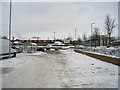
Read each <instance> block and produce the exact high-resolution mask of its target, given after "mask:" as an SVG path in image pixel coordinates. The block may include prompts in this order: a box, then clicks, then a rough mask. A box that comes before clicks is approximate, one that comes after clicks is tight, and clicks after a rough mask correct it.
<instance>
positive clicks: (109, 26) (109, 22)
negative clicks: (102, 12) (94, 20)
mask: <svg viewBox="0 0 120 90" xmlns="http://www.w3.org/2000/svg"><path fill="white" fill-rule="evenodd" d="M115 27H116V24H115V19H111V18H110V15H106V18H105V29H106V30H107V34H108V37H109V46H110V42H111V39H110V38H111V34H112V31H113V29H114V28H115Z"/></svg>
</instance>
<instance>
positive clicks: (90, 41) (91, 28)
mask: <svg viewBox="0 0 120 90" xmlns="http://www.w3.org/2000/svg"><path fill="white" fill-rule="evenodd" d="M93 24H95V23H91V38H90V46H91V47H92V25H93Z"/></svg>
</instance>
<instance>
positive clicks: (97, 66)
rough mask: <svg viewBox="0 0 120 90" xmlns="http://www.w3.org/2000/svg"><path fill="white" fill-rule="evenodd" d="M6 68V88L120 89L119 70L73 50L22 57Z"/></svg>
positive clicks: (4, 72) (4, 85) (9, 61)
mask: <svg viewBox="0 0 120 90" xmlns="http://www.w3.org/2000/svg"><path fill="white" fill-rule="evenodd" d="M3 64H4V65H3V69H2V81H3V82H2V86H3V88H117V87H118V66H116V65H113V64H109V63H106V62H103V61H100V60H97V59H94V58H91V57H88V56H85V55H82V54H79V53H76V52H74V51H73V50H63V51H46V52H45V53H41V52H40V53H35V54H27V53H25V54H18V55H17V57H16V58H13V59H11V60H6V61H3Z"/></svg>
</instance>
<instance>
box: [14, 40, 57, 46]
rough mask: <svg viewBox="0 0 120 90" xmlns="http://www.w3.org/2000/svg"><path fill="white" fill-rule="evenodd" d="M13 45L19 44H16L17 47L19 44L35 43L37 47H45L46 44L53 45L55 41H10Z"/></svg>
mask: <svg viewBox="0 0 120 90" xmlns="http://www.w3.org/2000/svg"><path fill="white" fill-rule="evenodd" d="M12 42H13V44H15V43H16V42H19V43H17V44H18V45H19V44H21V43H27V42H29V43H36V44H37V45H38V46H41V45H47V44H53V43H54V42H55V41H54V40H19V39H16V40H12Z"/></svg>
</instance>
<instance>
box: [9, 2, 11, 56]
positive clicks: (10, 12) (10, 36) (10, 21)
mask: <svg viewBox="0 0 120 90" xmlns="http://www.w3.org/2000/svg"><path fill="white" fill-rule="evenodd" d="M11 11H12V1H11V0H10V15H9V58H11V56H10V53H11V14H12V13H11Z"/></svg>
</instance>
